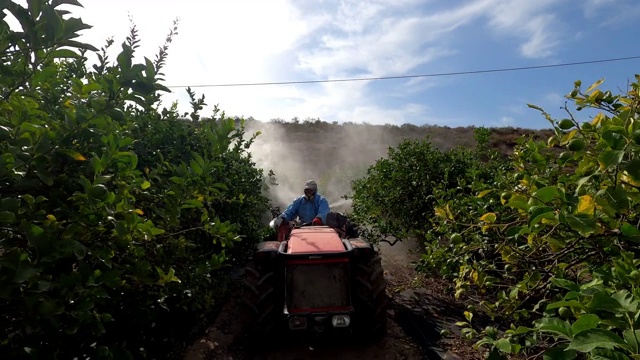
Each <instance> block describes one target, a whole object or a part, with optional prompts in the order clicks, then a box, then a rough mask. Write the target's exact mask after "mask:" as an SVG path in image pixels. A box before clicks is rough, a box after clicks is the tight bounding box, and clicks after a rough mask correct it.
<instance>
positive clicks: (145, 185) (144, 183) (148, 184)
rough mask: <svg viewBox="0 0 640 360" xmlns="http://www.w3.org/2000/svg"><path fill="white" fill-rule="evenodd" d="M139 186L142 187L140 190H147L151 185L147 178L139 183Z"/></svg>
mask: <svg viewBox="0 0 640 360" xmlns="http://www.w3.org/2000/svg"><path fill="white" fill-rule="evenodd" d="M140 187H141V188H142V190H147V189H148V188H149V187H151V183H150V182H149V181H147V180H145V181H144V182H143V183H142V185H140Z"/></svg>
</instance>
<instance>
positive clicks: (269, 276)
mask: <svg viewBox="0 0 640 360" xmlns="http://www.w3.org/2000/svg"><path fill="white" fill-rule="evenodd" d="M243 285H244V289H243V303H244V305H245V306H246V307H247V308H248V315H249V322H250V329H251V332H252V333H253V334H255V335H258V336H266V335H269V334H274V333H277V331H275V330H277V328H278V327H279V326H280V320H281V316H280V315H281V314H282V306H283V304H284V298H283V296H282V291H281V287H280V286H279V284H278V273H277V269H276V266H275V264H273V262H272V261H271V262H270V261H268V260H267V261H261V262H256V261H252V262H250V263H249V264H248V266H247V267H246V268H245V279H244V284H243Z"/></svg>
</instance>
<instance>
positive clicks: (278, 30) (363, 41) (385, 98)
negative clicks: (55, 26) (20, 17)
mask: <svg viewBox="0 0 640 360" xmlns="http://www.w3.org/2000/svg"><path fill="white" fill-rule="evenodd" d="M80 2H81V3H82V4H83V6H84V8H83V9H81V8H72V11H73V13H72V16H80V17H82V19H83V20H84V21H85V22H86V23H88V24H90V25H93V28H92V29H89V30H85V31H83V32H82V34H83V35H82V38H81V40H84V41H87V42H90V43H92V44H93V45H95V46H96V47H100V46H102V45H103V44H104V43H105V41H106V39H107V38H108V37H113V38H114V40H115V44H114V46H113V48H114V50H116V51H117V50H119V44H120V43H121V42H122V41H124V40H125V37H126V36H127V34H128V32H129V28H130V21H129V16H131V19H132V20H133V22H134V23H135V25H136V27H137V29H138V31H139V35H140V39H141V47H140V49H139V52H138V55H139V56H141V57H142V56H147V57H149V58H151V59H153V58H154V57H155V54H156V53H157V49H158V47H159V46H161V45H162V43H163V42H164V39H165V37H166V35H167V33H168V32H169V29H170V28H171V26H172V22H173V20H174V19H179V24H178V35H176V36H175V37H174V39H173V42H172V43H171V45H170V48H169V56H168V59H167V63H166V67H165V68H164V74H165V83H164V84H165V85H167V86H171V90H172V93H171V94H167V95H165V96H164V97H163V104H164V105H165V106H167V107H169V106H170V105H171V102H172V101H175V100H177V101H178V103H179V108H180V109H181V110H183V111H186V110H187V109H188V108H189V103H188V96H187V93H186V91H185V88H184V87H180V86H182V85H192V86H193V85H213V84H230V83H236V84H237V83H260V82H289V81H309V80H327V79H349V78H369V77H389V76H403V75H416V74H438V73H452V72H466V71H474V70H488V69H500V68H513V67H527V66H538V65H552V64H562V63H571V62H581V61H591V60H601V59H610V58H620V57H631V56H638V55H640V50H638V47H637V46H636V45H637V36H638V30H637V24H638V20H640V1H637V0H537V1H532V0H450V1H436V0H368V1H357V0H315V1H311V0H253V1H251V0H228V1H227V0H206V1H205V0H180V1H169V0H127V1H124V0H110V1H97V0H84V1H83V0H80ZM636 73H640V59H634V60H627V61H617V62H606V63H597V64H589V65H578V66H564V67H554V68H546V69H536V70H525V71H507V72H495V73H481V74H469V75H457V76H431V77H420V78H408V79H392V80H377V81H353V82H330V83H313V84H287V85H268V86H233V87H231V86H229V87H194V88H193V90H195V91H196V93H197V94H198V96H201V95H203V94H204V95H205V101H206V102H207V103H208V104H209V107H207V108H205V109H204V111H203V115H210V114H211V109H212V106H213V105H215V104H217V105H218V106H219V107H220V109H221V110H223V111H225V113H226V114H227V115H230V116H242V117H253V118H255V119H257V120H261V121H269V120H271V119H274V118H280V119H284V120H290V119H292V118H293V117H297V118H299V119H301V120H304V119H306V118H314V119H315V118H319V119H321V120H323V121H327V122H334V121H337V122H339V123H342V122H347V121H350V122H356V123H362V122H366V123H370V124H396V125H401V124H404V123H412V124H416V125H425V124H426V125H446V126H451V127H455V126H469V125H474V126H489V127H495V126H514V127H524V128H535V129H538V128H548V127H549V126H550V125H549V123H548V122H547V120H545V119H544V118H543V117H542V116H541V115H540V114H539V113H538V112H537V111H535V110H533V109H529V108H528V107H527V103H533V104H536V105H538V106H541V107H543V108H544V109H545V110H547V111H548V112H549V113H551V114H552V115H553V116H554V117H557V118H562V117H566V113H565V112H564V110H562V109H561V107H562V106H563V105H564V104H565V101H566V99H565V98H564V95H565V94H568V93H569V92H570V91H571V90H572V89H573V83H574V81H575V80H581V81H582V82H583V84H585V85H586V86H585V88H586V87H587V86H588V85H590V84H591V83H593V82H595V81H596V80H598V79H600V78H605V83H604V84H603V85H601V87H602V89H609V90H612V91H613V92H614V93H616V92H619V91H620V90H625V89H626V87H627V84H628V83H629V82H630V81H632V80H633V78H634V75H635V74H636ZM569 106H570V109H573V108H572V107H571V104H569ZM575 115H576V116H577V117H578V118H579V119H580V120H588V118H589V116H591V115H590V114H588V113H585V114H582V113H580V112H577V113H576V114H575Z"/></svg>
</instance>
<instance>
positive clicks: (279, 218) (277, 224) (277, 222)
mask: <svg viewBox="0 0 640 360" xmlns="http://www.w3.org/2000/svg"><path fill="white" fill-rule="evenodd" d="M283 222H284V217H282V216H278V217H277V218H275V221H274V224H275V225H276V226H280V225H281V224H282V223H283Z"/></svg>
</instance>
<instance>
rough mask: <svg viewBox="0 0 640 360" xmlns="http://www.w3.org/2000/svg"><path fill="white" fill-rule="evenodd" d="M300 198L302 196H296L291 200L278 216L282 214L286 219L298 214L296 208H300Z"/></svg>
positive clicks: (289, 219)
mask: <svg viewBox="0 0 640 360" xmlns="http://www.w3.org/2000/svg"><path fill="white" fill-rule="evenodd" d="M301 199H302V198H297V199H295V200H293V202H292V203H291V204H289V206H287V208H286V209H285V210H284V211H283V212H282V214H280V216H282V217H283V218H284V219H285V220H286V221H291V220H293V219H294V218H295V217H296V214H298V208H300V200H301Z"/></svg>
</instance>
